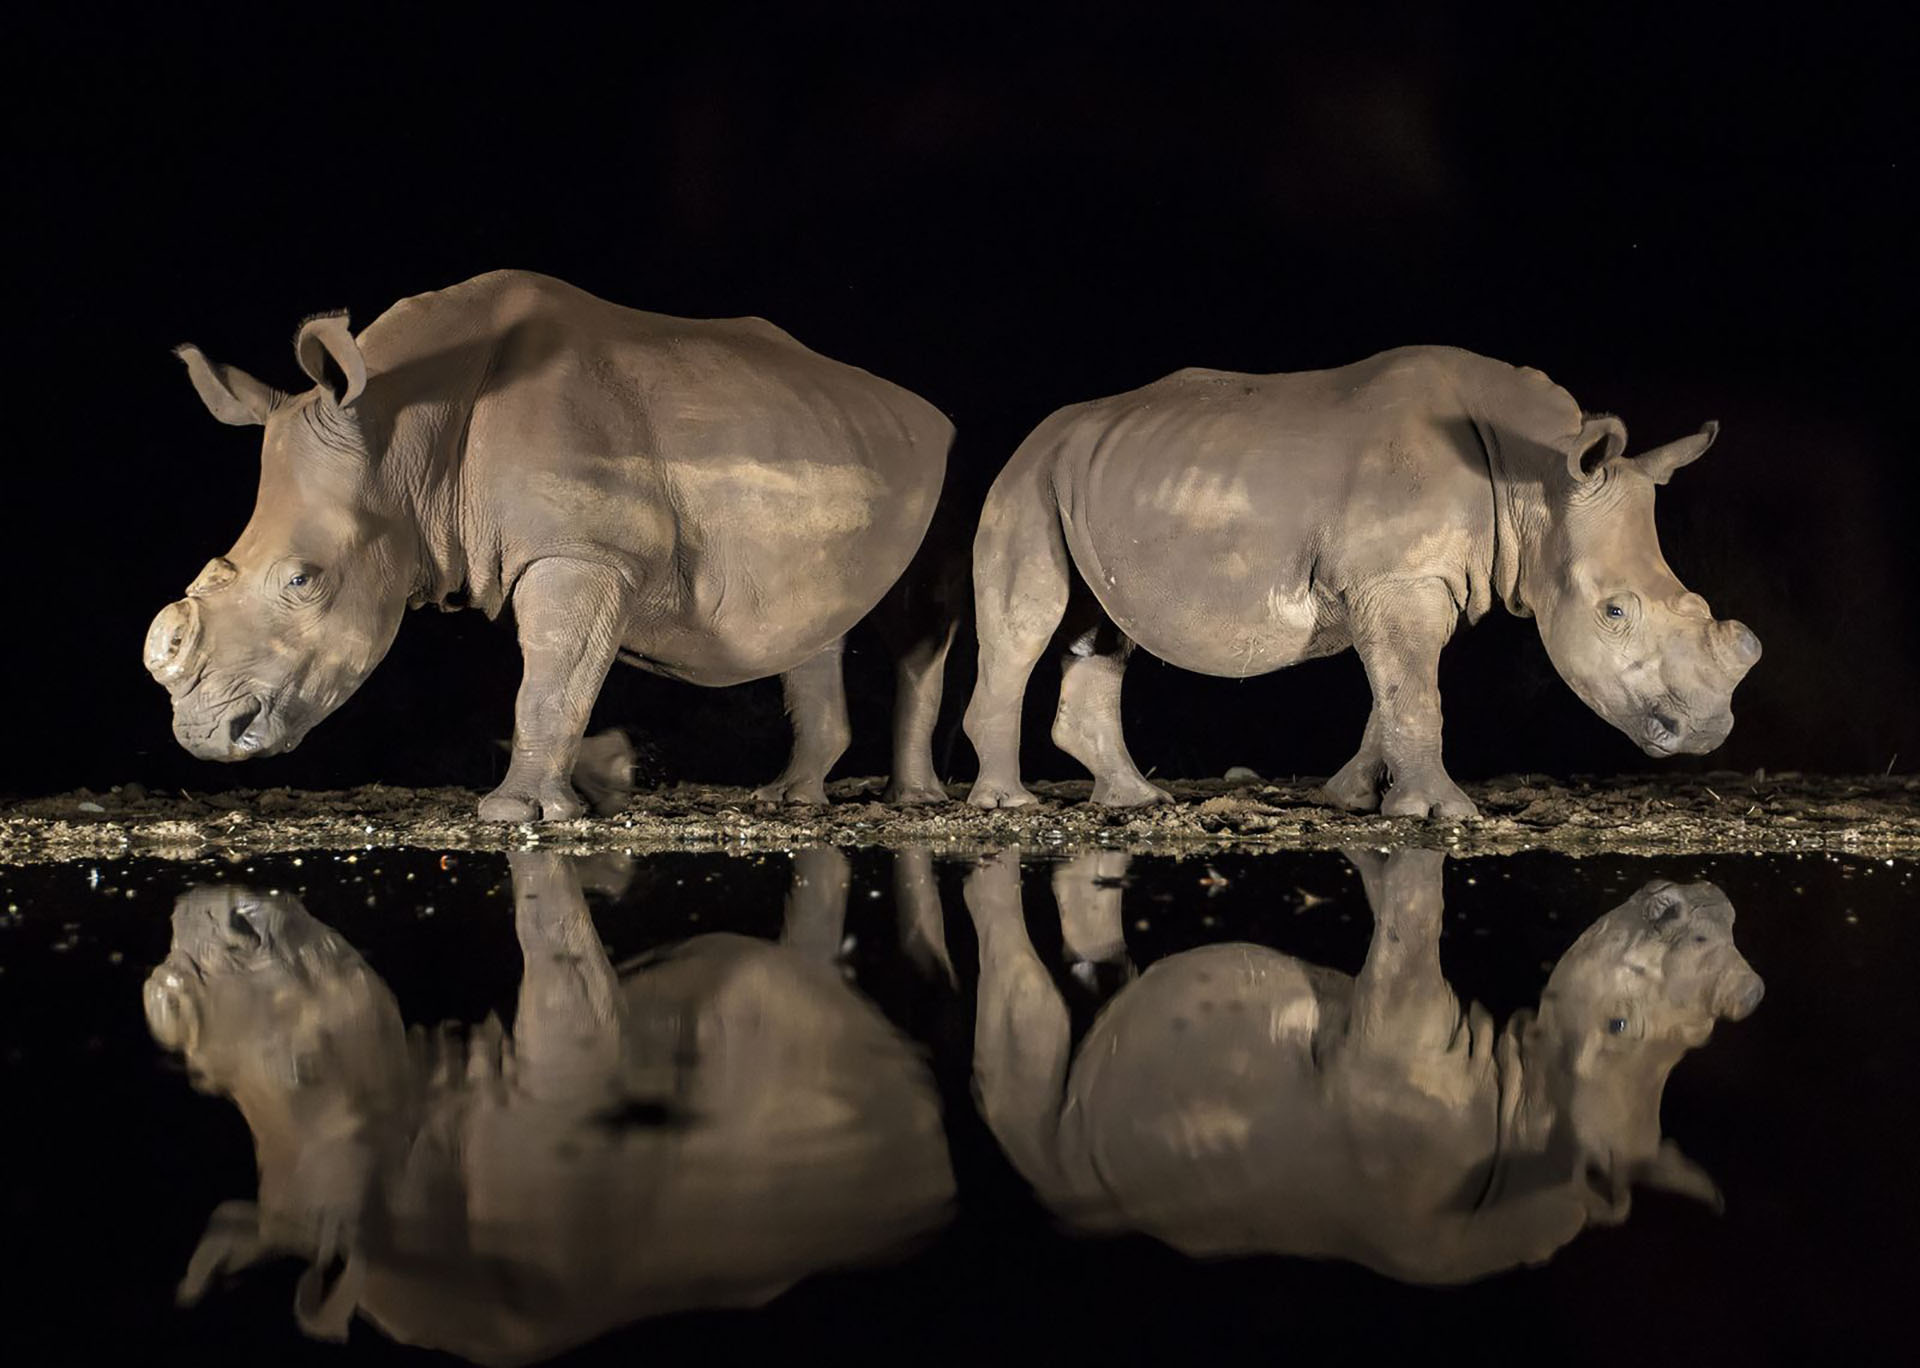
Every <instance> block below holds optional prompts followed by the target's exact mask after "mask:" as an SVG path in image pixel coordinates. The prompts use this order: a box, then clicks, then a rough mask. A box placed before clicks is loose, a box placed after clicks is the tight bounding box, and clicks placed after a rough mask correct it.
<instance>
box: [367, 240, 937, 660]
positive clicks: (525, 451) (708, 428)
mask: <svg viewBox="0 0 1920 1368" xmlns="http://www.w3.org/2000/svg"><path fill="white" fill-rule="evenodd" d="M363 345H364V346H365V347H366V349H367V350H368V353H369V358H370V361H371V362H373V363H374V364H376V365H378V364H383V363H384V364H386V365H388V366H390V367H393V368H395V369H404V368H411V369H414V370H421V369H426V370H432V369H435V368H437V369H439V370H440V371H441V372H442V391H443V392H444V393H446V394H448V395H449V396H451V397H450V398H449V400H448V402H451V403H464V405H465V413H464V418H463V422H464V441H463V442H462V444H461V447H460V452H459V459H460V461H461V463H462V477H461V487H462V491H463V497H462V499H461V501H460V503H461V506H460V515H459V516H460V519H461V533H462V541H463V542H464V543H465V545H466V547H467V552H468V560H469V563H470V575H471V578H472V579H473V581H474V584H475V590H476V592H475V597H476V599H480V598H482V597H485V596H486V591H487V590H488V589H491V591H492V593H493V595H494V596H495V597H498V596H500V595H503V594H504V593H505V592H506V591H507V590H509V589H510V588H511V586H512V584H513V582H514V581H515V579H516V578H517V577H518V575H519V573H520V572H521V570H522V569H524V568H525V566H526V565H528V564H530V563H532V562H533V561H534V560H537V559H540V558H542V557H546V556H554V555H567V556H574V557H582V558H589V559H598V560H601V561H605V562H609V563H612V564H614V565H616V566H617V567H618V568H620V569H622V570H623V571H625V572H626V573H627V575H628V577H629V578H630V579H631V580H632V582H633V583H635V584H636V585H637V586H639V588H640V597H641V603H640V607H639V610H638V613H637V621H638V622H639V623H643V624H645V627H644V630H638V631H637V632H636V635H635V637H634V639H632V640H629V641H628V642H626V643H624V644H625V645H626V646H627V647H628V648H629V649H630V650H631V651H633V652H634V653H635V654H637V655H640V656H642V657H647V658H652V659H655V660H657V661H659V662H660V663H661V664H662V666H664V667H667V668H668V672H672V673H682V674H684V675H685V676H686V677H688V678H693V679H698V680H701V681H702V682H712V683H724V682H731V680H733V679H739V678H755V677H759V676H761V675H764V674H768V673H777V672H778V671H779V670H782V669H786V668H790V667H791V666H792V665H793V664H797V663H799V661H800V660H801V659H804V658H806V657H807V656H810V655H811V654H813V653H814V652H815V651H817V650H818V649H819V648H820V647H821V646H822V645H824V644H825V643H826V642H827V641H830V640H832V639H833V638H834V637H836V636H838V635H839V634H840V633H842V632H844V631H845V630H846V629H847V628H848V627H850V626H851V625H852V624H853V623H854V622H855V621H857V620H858V619H859V618H860V617H862V616H864V615H865V613H866V612H867V611H868V610H869V609H871V608H872V606H873V605H874V603H876V602H878V600H879V598H880V597H881V595H882V594H884V593H885V591H886V590H887V589H888V588H889V587H890V586H891V585H892V584H893V582H894V581H895V580H896V579H897V578H898V577H899V575H900V574H901V572H902V571H903V570H904V569H905V568H906V565H907V563H908V561H909V560H910V559H911V558H912V556H913V554H914V552H915V550H916V549H917V548H918V546H919V544H920V541H921V538H922V537H923V535H924V534H925V531H926V528H927V525H928V523H929V522H930V520H931V518H932V515H933V510H934V505H935V503H936V501H937V499H938V496H939V492H940V488H941V485H942V481H943V479H944V475H945V469H946V455H947V448H948V446H949V445H950V443H951V440H952V426H951V424H950V423H948V421H947V420H946V418H945V417H944V415H942V414H941V413H940V412H939V411H938V410H937V409H935V408H934V407H933V406H932V405H930V404H928V403H927V402H926V401H924V400H922V399H920V398H919V397H917V396H915V395H913V394H911V393H910V392H908V391H906V390H904V389H902V388H900V387H899V386H897V385H893V384H891V383H889V382H887V381H885V380H882V379H880V378H878V377H876V376H874V375H871V374H869V373H868V372H866V371H864V370H861V369H859V368H857V367H854V366H850V365H846V364H844V363H841V362H838V361H834V360H831V359H829V358H827V357H823V356H821V355H819V354H818V353H816V352H813V351H811V350H809V349H808V348H806V347H804V346H802V345H801V344H800V343H798V342H796V341H795V340H794V339H793V338H791V337H789V336H788V335H787V334H786V333H784V332H782V331H781V330H780V329H778V328H776V327H774V326H773V325H772V324H770V323H767V322H765V321H764V320H761V319H754V318H744V319H716V320H700V319H683V318H673V317H669V316H667V315H663V314H654V313H646V312H642V311H640V310H637V309H629V308H625V307H622V306H620V305H616V304H611V303H609V302H607V301H605V300H602V299H598V298H596V297H594V296H592V295H589V294H587V293H586V292H584V291H582V290H579V289H576V288H574V287H573V286H570V285H567V284H565V283H563V282H561V281H557V280H552V279H550V278H548V277H544V276H537V275H531V274H528V273H524V272H497V273H494V274H493V275H489V276H482V277H478V278H477V279H475V280H472V281H469V282H466V283H465V284H464V285H461V286H456V287H454V288H453V289H451V290H445V291H440V292H438V293H436V294H433V295H424V296H419V297H416V298H414V299H410V300H406V301H403V302H402V303H401V304H399V305H396V306H395V308H394V309H393V310H392V311H390V312H389V314H388V315H386V316H383V317H382V318H381V319H380V320H379V321H378V322H376V323H375V324H374V325H373V326H372V327H371V328H369V329H368V330H367V334H366V337H365V340H364V343H363ZM376 353H380V355H377V356H376ZM436 358H437V359H436ZM415 388H418V386H416V387H415ZM461 396H465V397H464V399H462V397H461ZM675 667H678V668H675Z"/></svg>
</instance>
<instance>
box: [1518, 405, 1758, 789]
mask: <svg viewBox="0 0 1920 1368" xmlns="http://www.w3.org/2000/svg"><path fill="white" fill-rule="evenodd" d="M1718 432H1719V425H1718V424H1717V423H1708V424H1707V425H1706V426H1705V427H1703V428H1701V430H1700V431H1699V432H1698V433H1696V434H1694V435H1693V436H1691V437H1684V438H1682V439H1681V440H1679V441H1677V442H1670V443H1668V444H1667V445H1666V446H1663V447H1659V448H1656V449H1655V450H1653V451H1648V452H1643V453H1642V454H1640V455H1639V456H1635V457H1632V458H1628V457H1627V456H1626V455H1625V452H1626V445H1627V430H1626V427H1625V425H1623V424H1622V423H1621V422H1620V420H1619V419H1617V418H1612V417H1605V416H1601V417H1592V418H1588V419H1587V420H1586V422H1585V423H1584V424H1583V425H1582V427H1581V429H1580V433H1579V435H1578V437H1577V438H1576V439H1575V440H1574V441H1573V443H1572V444H1571V445H1569V446H1568V447H1567V449H1566V450H1565V452H1564V454H1565V456H1566V474H1565V477H1564V478H1561V477H1560V475H1559V472H1557V471H1554V472H1551V473H1550V475H1549V482H1548V490H1549V493H1548V496H1547V497H1548V503H1549V505H1550V507H1549V508H1548V510H1547V511H1546V516H1545V518H1544V519H1543V524H1544V525H1543V526H1542V527H1541V528H1540V529H1539V530H1538V532H1537V534H1536V536H1535V538H1534V539H1533V540H1534V543H1535V545H1534V554H1535V557H1536V558H1537V559H1536V564H1535V565H1534V566H1532V567H1531V570H1532V574H1531V575H1530V576H1529V578H1530V580H1531V581H1532V582H1531V583H1530V585H1529V587H1528V594H1527V597H1528V607H1529V608H1530V609H1531V610H1532V612H1533V614H1534V616H1535V617H1536V618H1537V619H1538V621H1539V627H1540V637H1541V640H1542V641H1543V642H1545V644H1546V648H1547V655H1548V656H1549V658H1551V659H1552V661H1553V666H1554V669H1556V670H1557V671H1558V672H1559V674H1560V677H1561V678H1562V679H1564V680H1566V682H1567V684H1568V685H1569V686H1570V687H1571V688H1572V689H1573V691H1574V692H1575V693H1576V694H1578V695H1579V696H1580V698H1581V700H1582V701H1584V702H1585V703H1586V705H1587V706H1588V707H1590V708H1592V709H1593V710H1594V711H1595V712H1596V713H1598V714H1599V715H1600V716H1601V717H1604V718H1605V719H1606V720H1607V721H1609V722H1611V723H1612V724H1613V725H1614V726H1616V727H1618V728H1619V729H1620V730H1621V731H1623V732H1625V733H1626V734H1627V735H1628V736H1629V737H1631V738H1632V739H1633V741H1634V742H1635V743H1636V744H1637V745H1638V746H1639V747H1640V748H1641V749H1642V750H1644V751H1645V752H1646V753H1647V754H1648V755H1652V756H1667V755H1673V754H1676V753H1679V752H1685V753H1687V754H1690V755H1702V754H1705V753H1706V752H1708V751H1710V750H1712V749H1714V747H1716V746H1718V745H1719V744H1720V743H1721V742H1722V741H1724V740H1726V738H1727V733H1728V732H1730V731H1732V730H1733V690H1734V686H1735V685H1736V684H1738V683H1739V682H1740V680H1741V678H1742V677H1743V676H1745V674H1746V673H1747V671H1748V670H1750V669H1752V668H1753V665H1754V662H1756V661H1757V660H1759V659H1760V640H1759V638H1758V637H1756V636H1755V635H1754V634H1753V633H1752V632H1751V631H1749V630H1748V629H1747V627H1746V626H1745V625H1744V624H1742V623H1739V622H1734V621H1732V620H1716V619H1715V618H1714V616H1713V613H1712V612H1711V611H1710V610H1709V609H1708V607H1707V601H1706V600H1705V599H1703V598H1701V597H1700V595H1698V594H1695V593H1691V592H1689V591H1688V589H1687V587H1686V586H1685V585H1684V584H1682V583H1681V582H1680V580H1679V577H1678V576H1676V575H1675V574H1674V573H1673V571H1672V569H1671V568H1669V566H1668V565H1667V562H1666V559H1665V558H1664V557H1663V556H1662V555H1661V554H1660V537H1659V533H1658V532H1657V531H1656V530H1655V528H1654V521H1653V496H1654V490H1655V488H1656V487H1657V486H1659V485H1663V484H1665V483H1666V482H1667V480H1668V479H1669V478H1670V477H1671V476H1672V474H1673V472H1674V471H1676V470H1678V469H1679V468H1680V467H1682V466H1684V465H1688V464H1690V463H1691V462H1693V461H1695V460H1698V459H1699V458H1700V456H1701V454H1702V453H1704V452H1705V451H1706V449H1707V448H1708V447H1710V446H1711V445H1713V439H1714V437H1715V436H1716V435H1717V434H1718Z"/></svg>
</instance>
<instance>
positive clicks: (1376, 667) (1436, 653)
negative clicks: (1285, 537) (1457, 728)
mask: <svg viewBox="0 0 1920 1368" xmlns="http://www.w3.org/2000/svg"><path fill="white" fill-rule="evenodd" d="M1349 613H1350V615H1351V619H1352V630H1353V644H1354V649H1355V650H1356V651H1357V652H1358V653H1359V655H1360V662H1361V664H1363V665H1364V666H1366V670H1367V683H1368V684H1369V685H1371V686H1372V689H1373V711H1372V712H1371V713H1370V714H1369V715H1368V717H1367V729H1366V732H1365V734H1364V735H1363V736H1362V738H1361V742H1360V750H1359V753H1358V754H1356V755H1355V756H1354V758H1353V759H1352V760H1350V761H1348V762H1347V764H1346V765H1345V766H1344V767H1343V768H1342V769H1341V771H1340V772H1339V773H1338V774H1336V775H1335V776H1334V777H1333V778H1332V779H1331V780H1329V781H1328V783H1327V786H1326V790H1325V793H1326V796H1327V797H1328V798H1330V799H1332V801H1334V802H1335V803H1338V804H1339V805H1340V806H1342V807H1349V808H1354V809H1358V810H1362V811H1366V810H1371V809H1372V807H1373V806H1374V803H1375V801H1376V797H1377V801H1378V805H1379V809H1380V812H1381V813H1382V814H1383V815H1384V816H1388V817H1476V816H1478V815H1479V809H1478V808H1477V807H1475V806H1474V802H1473V800H1472V799H1471V798H1469V797H1467V795H1466V794H1465V793H1464V792H1462V791H1461V789H1460V786H1459V785H1458V784H1456V783H1454V782H1453V780H1452V779H1451V778H1450V777H1449V776H1448V774H1447V771H1446V767H1445V766H1444V765H1443V764H1442V763H1441V761H1440V721H1441V719H1440V651H1441V649H1442V648H1443V647H1444V646H1445V645H1446V644H1447V638H1448V637H1450V636H1451V635H1452V634H1453V626H1454V622H1455V619H1456V617H1457V611H1456V609H1455V607H1454V603H1453V595H1452V593H1451V592H1450V591H1449V590H1448V588H1447V586H1446V584H1445V583H1444V582H1443V581H1441V580H1437V579H1420V580H1402V581H1392V582H1389V583H1387V584H1384V585H1379V586H1376V587H1374V588H1373V589H1371V590H1369V591H1368V592H1366V593H1365V594H1362V595H1360V596H1358V597H1357V598H1356V599H1355V601H1354V602H1353V603H1351V604H1350V605H1349ZM1383 783H1384V785H1385V789H1384V792H1382V791H1381V787H1380V786H1381V785H1382V784H1383Z"/></svg>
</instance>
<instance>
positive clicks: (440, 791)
mask: <svg viewBox="0 0 1920 1368" xmlns="http://www.w3.org/2000/svg"><path fill="white" fill-rule="evenodd" d="M1170 787H1171V789H1172V791H1173V793H1174V794H1175V795H1176V797H1177V798H1178V800H1179V801H1177V802H1175V803H1172V804H1166V805H1161V806H1156V807H1151V808H1130V809H1106V808H1098V807H1095V806H1093V805H1092V804H1090V803H1088V802H1087V801H1086V796H1087V791H1088V785H1087V784H1085V783H1060V784H1037V785H1035V786H1034V791H1035V792H1036V794H1038V795H1039V796H1040V797H1041V798H1042V800H1043V801H1041V802H1040V803H1039V804H1037V805H1035V806H1033V807H1029V808H1020V809H1014V810H1011V811H1004V812H982V811H977V810H975V809H973V808H970V807H967V806H966V805H965V804H964V803H960V802H954V803H951V804H947V805H944V806H929V807H917V808H892V807H888V806H886V805H884V804H882V803H880V802H879V801H878V795H879V789H880V781H878V780H874V779H850V780H842V781H839V782H837V783H834V784H832V785H830V786H829V792H830V794H831V797H832V800H833V801H832V802H830V803H829V804H828V805H827V806H826V807H824V808H806V807H793V806H786V807H775V806H770V805H761V804H756V803H754V802H753V801H752V800H751V798H750V797H749V796H748V793H747V791H746V790H745V789H735V788H718V787H711V786H706V785H697V784H681V785H676V786H674V787H670V788H664V789H659V790H654V791H646V792H641V793H637V794H635V795H634V796H633V798H632V799H631V801H630V802H629V803H628V804H627V806H626V808H625V810H624V811H622V812H621V813H619V814H618V815H616V816H612V817H589V818H583V819H581V820H579V821H573V822H562V823H553V824H548V825H540V826H498V825H491V824H487V823H482V822H480V821H479V820H478V819H477V818H476V817H475V815H474V805H475V801H476V799H477V797H478V795H477V794H476V793H473V792H470V791H468V790H465V789H448V788H434V789H406V788H393V787H387V786H384V785H369V786H367V787H364V788H357V789H351V790H345V791H338V792H300V791H294V790H288V789H264V790H262V789H235V790H233V791H231V792H228V793H219V794H191V793H185V792H180V793H164V794H163V793H148V792H146V791H145V790H143V789H141V788H140V787H139V786H138V785H128V786H126V787H125V788H118V789H115V790H113V791H111V792H108V793H91V792H88V791H87V790H85V789H81V790H78V791H76V792H73V793H67V794H61V795H58V796H56V797H51V798H37V799H31V800H27V801H23V802H16V803H12V804H7V805H4V806H0V864H31V863H41V862H45V861H51V860H72V859H113V858H120V857H125V856H135V855H138V856H157V857H162V858H174V859H185V858H196V859H197V858H201V857H204V856H207V855H216V856H217V855H221V854H227V855H231V856H233V857H236V858H240V857H245V856H249V855H253V854H258V853H262V852H268V851H292V850H315V849H319V850H327V849H331V850H343V849H357V848H371V847H392V846H417V847H425V848H429V849H436V850H510V849H521V848H526V847H530V846H534V845H538V846H540V847H541V848H543V849H555V850H565V851H582V852H585V851H599V850H628V851H634V852H653V851H663V850H784V849H789V848H791V847H793V846H796V845H809V844H817V843H827V844H832V845H840V846H865V845H873V846H898V845H904V844H921V843H925V844H929V845H932V846H933V847H934V848H935V850H936V851H939V852H944V853H951V854H961V853H966V852H969V851H976V850H983V849H988V848H993V847H998V846H1003V845H1008V844H1015V843H1017V844H1021V845H1025V846H1030V847H1034V848H1037V849H1058V850H1061V851H1068V850H1074V849H1081V848H1085V847H1088V846H1127V847H1130V848H1135V849H1144V850H1156V849H1157V850H1165V851H1169V852H1173V851H1192V852H1201V851H1214V850H1222V849H1228V848H1238V849H1246V850H1257V849H1262V848H1266V849H1289V848H1290V849H1316V848H1326V847H1332V846H1340V845H1350V844H1364V845H1427V846H1439V847H1445V848H1447V849H1450V850H1454V851H1457V852H1459V853H1461V854H1471V853H1488V854H1494V853H1503V852H1509V851H1515V850H1527V849H1548V850H1559V851H1565V852H1568V853H1571V854H1590V853H1596V852H1600V851H1619V852H1622V853H1629V854H1654V853H1661V852H1679V851H1693V852H1708V851H1756V852H1758V851H1808V850H1822V851H1844V852H1852V853H1858V854H1861V855H1880V856H1888V855H1897V856H1920V777H1913V776H1898V775H1895V776H1883V777H1854V778H1846V777H1833V776H1815V775H1803V774H1773V775H1769V774H1767V773H1765V772H1764V771H1761V772H1758V773H1755V774H1735V773H1715V774H1707V775H1675V776H1665V777H1659V778H1649V777H1644V776H1636V777H1629V778H1618V779H1595V778H1586V777H1576V778H1574V779H1573V780H1571V781H1566V782H1560V781H1555V780H1550V779H1547V778H1545V777H1544V776H1540V775H1515V776H1509V777H1505V778H1501V779H1495V780H1492V781H1490V782H1487V783H1484V784H1469V785H1467V786H1466V787H1467V789H1468V791H1469V792H1470V793H1471V794H1472V795H1473V797H1474V799H1475V800H1476V801H1477V802H1478V803H1479V805H1480V810H1481V812H1482V814H1483V815H1482V816H1481V817H1480V818H1478V819H1475V820H1471V821H1438V820H1434V821H1420V820H1415V819H1409V818H1402V819H1390V818H1381V817H1375V816H1353V815H1349V814H1347V813H1343V812H1340V811H1338V810H1337V809H1334V808H1331V807H1328V806H1325V805H1323V804H1321V803H1320V802H1318V801H1317V800H1316V798H1315V795H1314V790H1313V787H1312V785H1311V783H1309V782H1307V781H1301V782H1297V783H1273V782H1267V781H1263V780H1243V781H1237V782H1231V781H1227V780H1188V781H1174V782H1173V783H1172V784H1171V785H1170ZM954 791H955V792H956V794H963V793H964V789H963V788H961V787H958V786H956V788H955V790H954Z"/></svg>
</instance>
